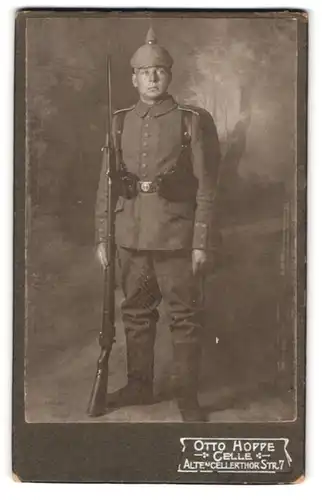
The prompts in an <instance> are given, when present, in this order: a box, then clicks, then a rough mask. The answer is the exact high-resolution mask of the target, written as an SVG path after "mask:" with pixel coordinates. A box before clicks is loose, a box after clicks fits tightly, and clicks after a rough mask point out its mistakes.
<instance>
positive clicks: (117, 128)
mask: <svg viewBox="0 0 322 500" xmlns="http://www.w3.org/2000/svg"><path fill="white" fill-rule="evenodd" d="M125 115H126V112H123V113H121V112H117V113H115V114H114V124H115V125H114V127H113V128H114V146H115V150H116V151H121V149H122V148H121V140H122V133H123V127H124V120H125Z"/></svg>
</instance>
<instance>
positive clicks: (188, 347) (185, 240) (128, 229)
mask: <svg viewBox="0 0 322 500" xmlns="http://www.w3.org/2000/svg"><path fill="white" fill-rule="evenodd" d="M172 64H173V60H172V57H171V56H170V54H169V53H168V51H167V50H166V49H164V48H163V47H161V46H160V45H158V44H157V40H156V38H155V35H154V33H153V30H152V29H151V28H150V30H149V31H148V34H147V37H146V43H145V44H144V45H143V46H142V47H140V48H139V49H138V50H137V51H136V52H135V54H134V55H133V57H132V59H131V65H132V68H133V74H132V83H133V85H134V87H135V88H136V89H137V90H138V93H139V101H138V102H137V104H135V105H134V106H132V107H130V108H127V109H122V110H119V111H116V112H115V113H114V115H113V123H112V131H113V140H114V146H115V150H116V162H117V163H116V168H117V171H118V172H119V177H120V179H121V181H120V186H121V187H120V193H119V194H120V196H119V197H118V200H117V203H116V208H115V212H116V221H115V233H116V244H117V248H118V256H119V262H120V267H121V280H122V288H123V292H124V297H125V299H124V301H123V303H122V305H121V310H122V319H123V323H124V327H125V335H126V345H127V371H128V383H127V385H126V386H125V387H123V388H121V389H120V390H118V391H116V392H114V393H113V394H110V395H109V398H108V401H109V407H110V408H119V407H121V406H130V405H139V404H142V405H143V404H151V403H152V402H153V368H154V342H155V335H156V324H157V321H158V318H159V314H158V311H157V307H158V305H159V304H160V301H161V299H162V298H163V299H164V301H165V305H166V308H167V310H168V313H169V317H170V330H171V333H172V341H173V360H174V370H173V371H174V377H173V378H174V380H173V382H174V395H175V397H176V399H177V402H178V407H179V410H180V412H181V415H182V419H183V420H184V421H203V420H204V419H205V416H204V415H203V412H202V411H201V408H200V406H199V402H198V395H197V393H198V374H199V365H200V356H201V340H202V331H203V328H202V316H203V315H202V312H203V307H202V306H203V304H202V301H201V298H200V277H201V276H202V273H203V272H204V270H205V269H206V266H207V263H209V261H210V260H211V254H212V251H213V250H214V248H213V239H212V233H213V231H212V227H213V217H214V211H215V210H214V200H215V193H216V181H217V173H218V163H219V145H218V138H217V133H216V128H215V125H214V123H213V120H212V118H211V116H210V115H209V114H208V113H207V112H206V111H205V110H203V109H197V108H194V107H191V106H180V105H179V104H178V103H177V102H176V101H175V100H174V99H173V97H172V96H171V95H169V94H168V93H167V90H168V87H169V85H170V82H171V76H172V75H171V67H172ZM105 175H106V174H105V171H104V170H102V173H101V179H100V184H99V189H98V195H97V205H96V229H97V243H98V247H97V253H98V257H99V259H100V262H101V263H102V265H103V266H105V265H107V261H106V253H105V245H104V241H105V239H106V226H105V225H106V207H107V202H106V197H107V193H106V182H105V181H104V177H105Z"/></svg>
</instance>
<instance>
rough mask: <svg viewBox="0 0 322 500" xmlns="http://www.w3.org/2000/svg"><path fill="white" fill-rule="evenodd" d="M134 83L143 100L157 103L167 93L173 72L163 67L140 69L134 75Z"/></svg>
mask: <svg viewBox="0 0 322 500" xmlns="http://www.w3.org/2000/svg"><path fill="white" fill-rule="evenodd" d="M132 81H133V85H134V87H136V88H137V89H138V92H139V94H140V96H141V98H142V99H143V100H147V101H155V100H157V99H159V98H160V97H161V96H162V95H163V94H165V93H166V91H167V89H168V87H169V85H170V82H171V72H170V71H169V70H167V69H166V68H163V67H161V66H150V67H148V68H139V69H136V70H135V72H134V74H133V75H132Z"/></svg>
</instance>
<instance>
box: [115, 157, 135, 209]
mask: <svg viewBox="0 0 322 500" xmlns="http://www.w3.org/2000/svg"><path fill="white" fill-rule="evenodd" d="M118 181H119V194H120V195H121V196H123V198H126V199H127V200H130V199H131V198H135V197H136V196H137V194H138V181H139V178H138V176H137V175H135V174H132V173H131V172H129V171H128V170H127V168H126V167H125V165H121V167H120V171H119V178H118Z"/></svg>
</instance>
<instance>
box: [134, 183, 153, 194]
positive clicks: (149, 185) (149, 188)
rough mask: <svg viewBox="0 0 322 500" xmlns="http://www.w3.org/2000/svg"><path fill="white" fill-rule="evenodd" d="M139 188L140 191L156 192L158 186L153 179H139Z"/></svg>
mask: <svg viewBox="0 0 322 500" xmlns="http://www.w3.org/2000/svg"><path fill="white" fill-rule="evenodd" d="M138 190H139V191H140V193H155V192H156V190H157V186H156V184H155V182H153V181H138Z"/></svg>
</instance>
